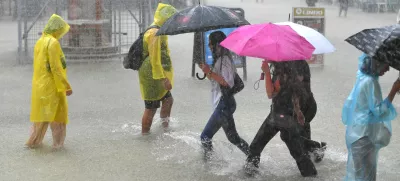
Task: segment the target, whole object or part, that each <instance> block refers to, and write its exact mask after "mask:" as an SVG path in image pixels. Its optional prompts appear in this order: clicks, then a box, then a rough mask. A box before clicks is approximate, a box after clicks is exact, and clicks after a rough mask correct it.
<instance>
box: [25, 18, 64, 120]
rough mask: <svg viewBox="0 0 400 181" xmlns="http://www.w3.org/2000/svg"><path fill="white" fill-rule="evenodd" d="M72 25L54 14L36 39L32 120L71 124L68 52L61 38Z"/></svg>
mask: <svg viewBox="0 0 400 181" xmlns="http://www.w3.org/2000/svg"><path fill="white" fill-rule="evenodd" d="M69 28H70V27H69V25H68V24H67V23H66V22H65V21H64V20H63V19H62V18H61V17H60V16H58V15H55V14H53V15H52V16H51V17H50V19H49V21H48V23H47V25H46V27H45V28H44V30H43V35H42V37H41V38H40V39H39V40H38V41H37V42H36V45H35V49H34V60H33V79H32V100H31V115H30V120H31V122H34V123H42V122H59V123H65V124H66V123H68V103H67V98H66V91H68V90H71V86H70V85H69V83H68V80H67V69H66V68H67V67H66V63H65V57H64V53H63V52H62V49H61V46H60V43H59V42H58V40H59V39H60V38H61V37H63V36H64V35H65V34H66V33H67V32H68V31H69Z"/></svg>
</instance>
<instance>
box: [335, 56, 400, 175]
mask: <svg viewBox="0 0 400 181" xmlns="http://www.w3.org/2000/svg"><path fill="white" fill-rule="evenodd" d="M387 71H389V65H388V64H385V63H381V62H378V61H377V60H375V59H372V58H370V57H369V56H368V55H366V54H362V55H361V57H360V58H359V70H358V72H357V80H356V83H355V85H354V88H353V90H352V91H351V93H350V95H349V97H348V98H347V100H346V102H345V104H344V107H343V112H342V121H343V123H344V124H345V125H346V144H347V149H348V160H347V173H346V177H345V180H346V181H375V180H376V171H377V161H378V152H379V150H380V149H381V148H383V147H385V146H387V145H388V144H389V142H390V138H391V135H392V129H391V121H392V120H393V119H395V117H396V116H397V113H396V110H395V108H394V107H393V105H392V101H393V99H394V97H395V95H396V93H397V92H398V91H399V90H400V81H399V80H396V81H395V82H394V84H393V87H392V90H391V91H390V93H389V95H388V96H387V98H386V99H384V100H383V99H382V91H381V87H380V84H379V76H382V75H384V74H385V73H386V72H387Z"/></svg>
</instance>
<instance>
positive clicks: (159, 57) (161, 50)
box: [139, 3, 177, 101]
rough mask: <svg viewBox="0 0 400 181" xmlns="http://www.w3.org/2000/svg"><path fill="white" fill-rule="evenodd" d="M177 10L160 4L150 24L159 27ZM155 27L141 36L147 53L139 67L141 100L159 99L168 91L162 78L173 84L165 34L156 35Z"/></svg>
mask: <svg viewBox="0 0 400 181" xmlns="http://www.w3.org/2000/svg"><path fill="white" fill-rule="evenodd" d="M176 12H177V10H176V9H175V8H174V7H172V6H171V5H167V4H162V3H160V4H159V5H158V8H157V10H156V12H155V14H154V22H153V24H152V25H157V26H159V27H161V26H162V25H163V24H164V23H165V21H167V19H168V18H170V17H171V16H172V15H174V14H175V13H176ZM157 31H158V30H157V29H156V28H153V29H151V30H149V31H147V32H146V33H145V34H144V37H143V51H144V52H143V54H144V55H149V56H148V57H147V58H146V59H145V60H144V61H143V64H142V66H141V67H140V69H139V80H140V91H141V93H142V98H143V100H146V101H156V100H160V99H161V98H162V97H164V96H165V94H166V93H167V92H168V90H166V89H165V88H164V86H163V81H162V79H164V78H167V79H168V80H169V81H170V82H171V84H172V85H173V78H174V74H173V67H172V62H171V57H170V52H169V48H168V37H167V36H156V33H157Z"/></svg>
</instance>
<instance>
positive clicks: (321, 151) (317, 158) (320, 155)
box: [313, 142, 326, 163]
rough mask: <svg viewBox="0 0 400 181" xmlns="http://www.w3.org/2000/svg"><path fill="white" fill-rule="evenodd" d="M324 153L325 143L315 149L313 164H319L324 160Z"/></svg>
mask: <svg viewBox="0 0 400 181" xmlns="http://www.w3.org/2000/svg"><path fill="white" fill-rule="evenodd" d="M325 151H326V142H321V148H319V149H316V150H314V151H313V153H314V157H315V158H314V162H315V163H319V162H321V161H322V160H323V159H324V156H325Z"/></svg>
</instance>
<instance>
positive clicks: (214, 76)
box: [199, 64, 228, 86]
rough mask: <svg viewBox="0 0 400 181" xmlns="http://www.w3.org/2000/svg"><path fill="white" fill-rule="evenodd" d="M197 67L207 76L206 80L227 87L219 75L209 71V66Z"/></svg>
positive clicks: (201, 65)
mask: <svg viewBox="0 0 400 181" xmlns="http://www.w3.org/2000/svg"><path fill="white" fill-rule="evenodd" d="M199 67H200V68H201V70H203V72H204V73H205V74H206V75H207V78H208V79H213V80H215V81H216V82H218V83H219V84H220V85H222V86H228V83H227V82H226V81H225V79H224V78H223V77H222V76H221V75H218V74H216V73H215V72H213V71H211V68H210V66H208V65H206V64H200V65H199Z"/></svg>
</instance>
